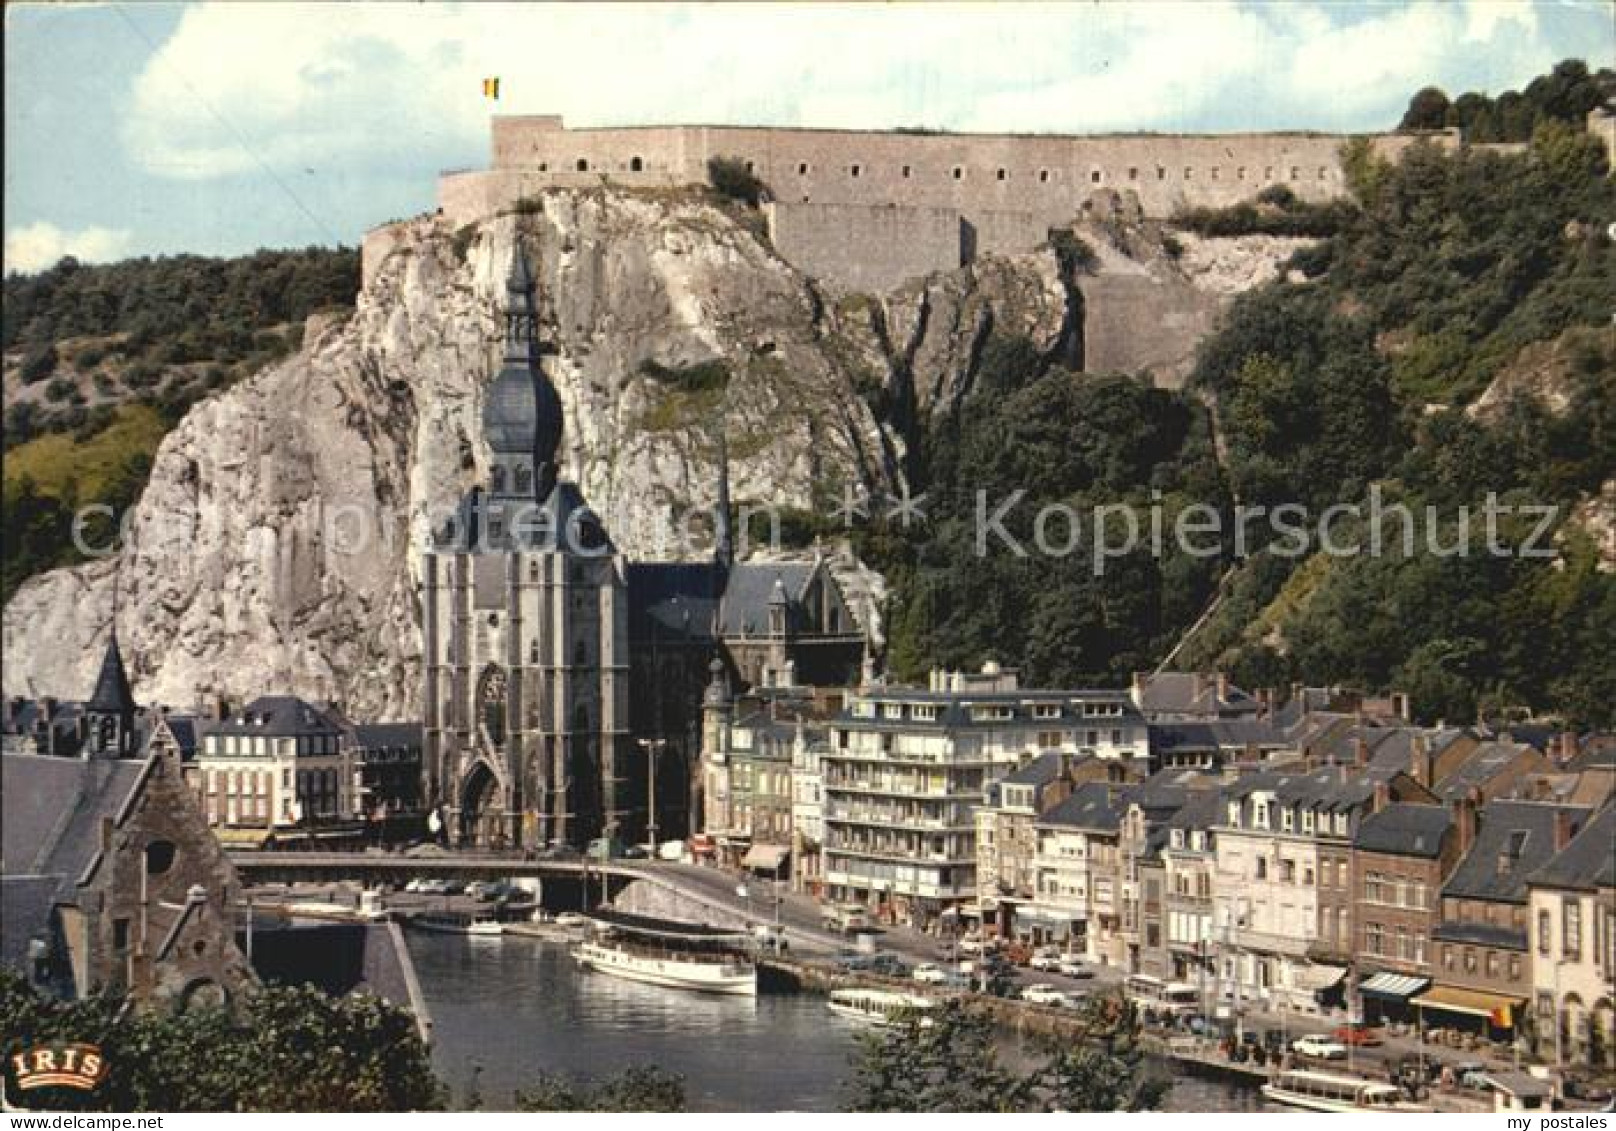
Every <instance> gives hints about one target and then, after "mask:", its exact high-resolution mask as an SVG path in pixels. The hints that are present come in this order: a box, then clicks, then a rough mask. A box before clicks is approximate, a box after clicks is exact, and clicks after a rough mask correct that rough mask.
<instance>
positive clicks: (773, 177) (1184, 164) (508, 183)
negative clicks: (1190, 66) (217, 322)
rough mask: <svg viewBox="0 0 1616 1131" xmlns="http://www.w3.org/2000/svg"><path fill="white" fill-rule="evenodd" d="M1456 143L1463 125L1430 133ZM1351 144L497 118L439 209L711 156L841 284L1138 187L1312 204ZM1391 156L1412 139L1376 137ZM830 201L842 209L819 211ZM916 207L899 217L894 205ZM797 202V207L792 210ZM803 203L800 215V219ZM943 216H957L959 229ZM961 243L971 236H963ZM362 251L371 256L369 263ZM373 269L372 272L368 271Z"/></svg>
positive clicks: (446, 189) (934, 258)
mask: <svg viewBox="0 0 1616 1131" xmlns="http://www.w3.org/2000/svg"><path fill="white" fill-rule="evenodd" d="M1429 136H1431V137H1433V139H1434V140H1435V141H1436V142H1437V144H1440V145H1445V146H1446V145H1457V144H1458V136H1457V131H1445V132H1442V133H1438V134H1435V135H1429ZM1347 140H1348V139H1347V138H1346V137H1343V136H1340V135H1332V134H1307V133H1289V134H1285V133H1275V134H1229V135H1169V134H1160V135H1157V134H1128V135H1121V134H1119V135H1102V136H1087V137H1079V136H1053V135H1018V134H949V133H936V134H928V133H901V132H897V131H857V130H813V129H773V128H761V127H736V126H640V127H622V128H616V127H614V128H605V129H580V130H569V129H566V128H564V126H563V124H562V121H561V119H560V118H559V117H556V116H554V115H542V116H520V117H495V118H494V119H493V141H492V151H493V162H494V165H493V168H492V169H489V170H485V171H477V172H469V173H452V174H446V175H444V176H443V177H441V178H440V179H439V182H438V199H439V208H440V211H441V212H442V213H443V214H444V216H445V218H446V219H447V220H448V222H449V223H451V224H453V225H455V226H458V225H461V224H465V223H469V222H471V221H472V220H475V219H478V218H480V217H483V216H487V215H490V214H492V213H495V212H498V211H500V210H501V209H505V208H509V207H510V206H511V205H512V204H514V203H515V202H516V201H517V200H518V199H520V198H521V197H523V196H528V195H533V194H535V193H538V192H540V191H542V190H544V189H546V188H595V187H599V186H601V185H602V184H611V185H616V186H621V187H624V188H671V187H678V186H684V185H689V184H699V183H704V182H705V181H706V179H707V161H708V159H709V158H710V157H713V156H724V157H734V158H737V159H739V160H742V161H745V162H747V163H748V164H749V165H750V167H751V168H752V171H753V172H754V173H755V174H756V175H757V176H758V177H760V178H761V179H762V180H763V181H764V182H765V183H766V184H768V185H769V187H770V189H771V191H772V192H773V194H774V197H775V200H776V201H777V203H778V205H780V206H786V205H789V206H792V207H791V208H785V207H781V208H780V209H779V210H778V212H777V216H776V218H775V219H774V220H773V221H772V224H773V225H774V227H775V229H776V236H775V246H776V247H778V248H780V249H781V252H782V254H784V255H785V256H786V258H787V259H788V260H790V261H791V262H793V263H794V264H796V265H797V266H798V267H800V268H801V269H802V270H804V271H806V272H808V273H809V274H812V275H816V276H818V277H820V278H823V279H825V280H826V281H829V282H834V283H839V284H841V285H844V286H854V287H863V286H870V285H873V284H874V282H875V281H876V280H880V279H890V278H895V277H896V278H907V277H910V275H911V274H912V273H914V272H916V271H917V270H920V269H922V268H923V269H924V270H934V269H937V265H939V264H942V263H944V262H945V261H946V262H947V263H948V264H949V265H951V266H957V265H958V263H959V262H961V261H962V260H965V261H968V260H969V259H971V258H973V257H974V256H975V255H979V254H984V253H989V252H997V253H1015V252H1021V251H1026V250H1029V249H1030V248H1032V247H1035V246H1037V245H1038V244H1039V243H1041V242H1043V240H1044V238H1045V235H1046V233H1047V231H1048V229H1049V228H1050V227H1053V226H1057V225H1064V224H1067V223H1070V222H1071V221H1072V220H1073V219H1074V218H1075V217H1077V216H1078V215H1079V213H1080V211H1081V209H1082V206H1083V203H1084V202H1085V201H1086V200H1087V199H1088V198H1089V195H1090V194H1091V193H1093V192H1094V191H1095V190H1096V189H1106V188H1109V189H1114V190H1119V191H1125V192H1126V191H1131V192H1133V193H1134V194H1135V195H1137V197H1138V198H1139V202H1140V206H1141V208H1142V209H1143V212H1144V214H1145V215H1146V216H1148V217H1152V218H1166V217H1169V216H1171V215H1172V214H1173V213H1175V212H1177V211H1178V210H1180V209H1182V208H1185V207H1190V206H1200V205H1204V206H1225V205H1229V204H1234V203H1238V202H1239V201H1243V200H1249V199H1250V198H1251V197H1253V196H1255V195H1256V194H1257V193H1258V192H1260V191H1261V190H1262V189H1263V188H1265V187H1267V186H1269V185H1274V184H1283V185H1286V186H1287V187H1289V188H1290V189H1291V191H1292V192H1294V193H1295V194H1296V195H1297V196H1298V197H1300V198H1302V199H1304V200H1315V201H1317V200H1328V199H1333V198H1336V197H1339V196H1341V195H1343V194H1344V193H1345V192H1346V191H1347V186H1346V178H1345V173H1344V171H1343V169H1342V167H1341V162H1340V149H1341V146H1342V144H1343V143H1344V142H1345V141H1347ZM1370 140H1371V143H1372V144H1373V145H1374V146H1375V148H1376V150H1377V152H1379V153H1381V154H1382V155H1383V156H1386V157H1388V158H1395V157H1396V156H1398V155H1399V154H1401V152H1402V151H1403V150H1404V149H1406V148H1407V147H1408V146H1410V145H1412V144H1415V142H1416V141H1417V140H1418V138H1416V137H1413V136H1409V135H1398V134H1381V135H1373V136H1371V138H1370ZM829 206H835V208H836V209H838V211H825V210H824V209H825V208H827V207H829ZM905 208H908V209H914V210H917V214H916V215H914V216H899V215H895V214H894V213H893V210H894V209H897V210H902V209H905ZM794 209H795V210H794ZM804 209H805V210H804ZM943 214H952V215H953V216H954V217H955V218H956V221H957V220H958V219H959V218H963V219H964V220H965V221H966V226H965V227H964V228H963V233H962V231H961V230H960V228H959V225H958V224H957V222H956V223H955V224H954V225H953V227H954V230H953V231H951V232H947V233H945V232H944V228H945V227H947V226H948V225H947V224H946V223H945V222H944V221H943V219H942V215H943ZM962 234H963V238H962ZM368 259H369V256H368V254H367V260H368ZM367 269H368V268H367Z"/></svg>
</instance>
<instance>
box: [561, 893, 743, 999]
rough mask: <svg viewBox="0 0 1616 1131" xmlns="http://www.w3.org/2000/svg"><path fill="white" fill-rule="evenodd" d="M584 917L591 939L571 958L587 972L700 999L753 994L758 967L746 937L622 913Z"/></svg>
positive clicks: (697, 925) (580, 944)
mask: <svg viewBox="0 0 1616 1131" xmlns="http://www.w3.org/2000/svg"><path fill="white" fill-rule="evenodd" d="M588 917H589V919H590V921H591V925H592V927H593V931H592V933H591V936H590V937H589V938H587V939H585V940H584V941H583V942H581V943H579V944H578V945H577V946H576V947H575V948H574V949H573V952H572V953H573V957H574V958H576V959H577V960H578V963H579V965H581V966H583V967H585V968H587V969H590V970H596V971H599V972H600V973H602V974H610V975H612V976H613V977H617V978H624V979H627V980H628V981H631V982H644V983H646V984H648V985H653V986H667V987H670V988H673V989H681V990H695V991H698V992H700V993H710V994H745V995H748V996H752V995H755V994H756V993H757V964H756V963H755V962H754V961H753V960H752V955H751V951H750V938H749V936H748V935H747V934H746V932H744V931H733V930H727V929H725V928H722V927H712V926H707V925H705V924H700V923H682V922H679V921H678V920H673V919H652V918H649V917H647V916H643V915H630V914H627V913H626V912H620V911H591V912H589V913H588Z"/></svg>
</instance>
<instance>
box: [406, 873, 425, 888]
mask: <svg viewBox="0 0 1616 1131" xmlns="http://www.w3.org/2000/svg"><path fill="white" fill-rule="evenodd" d="M424 883H426V881H425V880H423V879H421V877H419V876H417V877H415V879H413V880H411V881H410V882H409V883H407V884H405V885H404V890H405V891H409V892H418V891H420V890H421V885H422V884H424Z"/></svg>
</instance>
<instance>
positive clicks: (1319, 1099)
mask: <svg viewBox="0 0 1616 1131" xmlns="http://www.w3.org/2000/svg"><path fill="white" fill-rule="evenodd" d="M1262 1094H1263V1095H1264V1096H1265V1097H1267V1098H1268V1099H1270V1100H1273V1101H1274V1102H1275V1103H1280V1104H1285V1105H1286V1106H1288V1107H1300V1108H1305V1109H1307V1110H1308V1111H1334V1112H1347V1111H1362V1112H1429V1111H1430V1110H1431V1109H1430V1108H1428V1107H1421V1106H1419V1105H1418V1104H1412V1103H1409V1102H1408V1101H1407V1100H1405V1099H1404V1097H1403V1092H1402V1090H1401V1089H1400V1088H1397V1087H1396V1086H1394V1085H1392V1084H1383V1083H1379V1082H1377V1081H1374V1080H1365V1079H1362V1078H1361V1077H1358V1076H1346V1075H1342V1074H1338V1073H1334V1072H1313V1071H1310V1070H1307V1069H1297V1070H1292V1071H1284V1072H1276V1073H1274V1074H1273V1076H1272V1077H1270V1078H1269V1081H1268V1083H1266V1084H1264V1085H1263V1086H1262Z"/></svg>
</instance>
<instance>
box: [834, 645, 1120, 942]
mask: <svg viewBox="0 0 1616 1131" xmlns="http://www.w3.org/2000/svg"><path fill="white" fill-rule="evenodd" d="M1055 752H1063V753H1067V754H1071V755H1082V754H1087V755H1092V756H1095V757H1098V758H1102V759H1108V760H1114V761H1116V762H1118V763H1119V764H1120V765H1122V766H1123V767H1142V766H1145V765H1147V764H1148V760H1149V749H1148V735H1147V732H1146V728H1145V724H1144V719H1143V718H1142V717H1141V716H1140V715H1139V713H1138V711H1137V710H1136V709H1135V708H1134V707H1133V704H1132V703H1131V702H1130V701H1129V699H1128V697H1127V695H1126V693H1124V692H1112V691H1035V690H1028V689H1023V688H1021V687H1020V685H1019V681H1018V679H1017V676H1016V673H1015V672H1013V671H1004V670H1000V669H999V668H998V667H997V665H993V664H989V665H987V666H986V667H985V668H984V670H983V671H982V672H981V673H979V674H965V673H935V674H934V675H933V678H932V680H931V681H930V685H929V686H928V687H926V688H905V687H864V688H860V689H859V690H858V691H857V692H855V693H853V695H852V697H851V699H850V701H849V703H848V706H847V708H846V709H845V710H844V711H843V712H842V713H841V714H840V715H838V716H837V717H836V719H835V720H834V722H833V723H832V725H831V742H830V746H829V749H828V750H827V751H826V752H825V754H824V756H823V759H822V761H823V766H824V774H825V797H826V803H825V849H824V856H825V881H826V885H827V887H828V888H829V889H830V891H831V893H832V895H833V897H834V898H837V899H846V900H857V901H860V902H866V903H869V904H870V905H872V906H874V907H876V908H877V909H878V910H879V911H880V912H881V913H882V914H883V915H886V916H888V917H891V918H894V919H896V920H898V921H905V922H914V923H918V924H922V925H925V924H930V923H933V922H935V921H936V920H937V919H938V917H940V916H941V915H942V914H943V912H944V911H949V910H956V911H957V910H959V909H961V908H963V907H965V906H966V905H967V904H968V905H969V906H970V908H972V909H974V908H975V906H976V904H977V900H978V885H977V875H976V869H977V852H976V819H975V814H974V809H975V807H976V805H977V804H979V803H980V802H981V800H982V798H983V795H984V790H985V789H986V787H987V784H988V782H990V781H991V780H993V779H994V778H996V777H1000V776H1002V775H1003V774H1004V773H1006V772H1008V771H1009V770H1011V769H1013V768H1015V767H1016V766H1018V765H1020V764H1021V763H1022V762H1023V761H1025V760H1026V759H1027V758H1028V757H1030V756H1032V755H1035V754H1039V753H1055Z"/></svg>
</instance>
